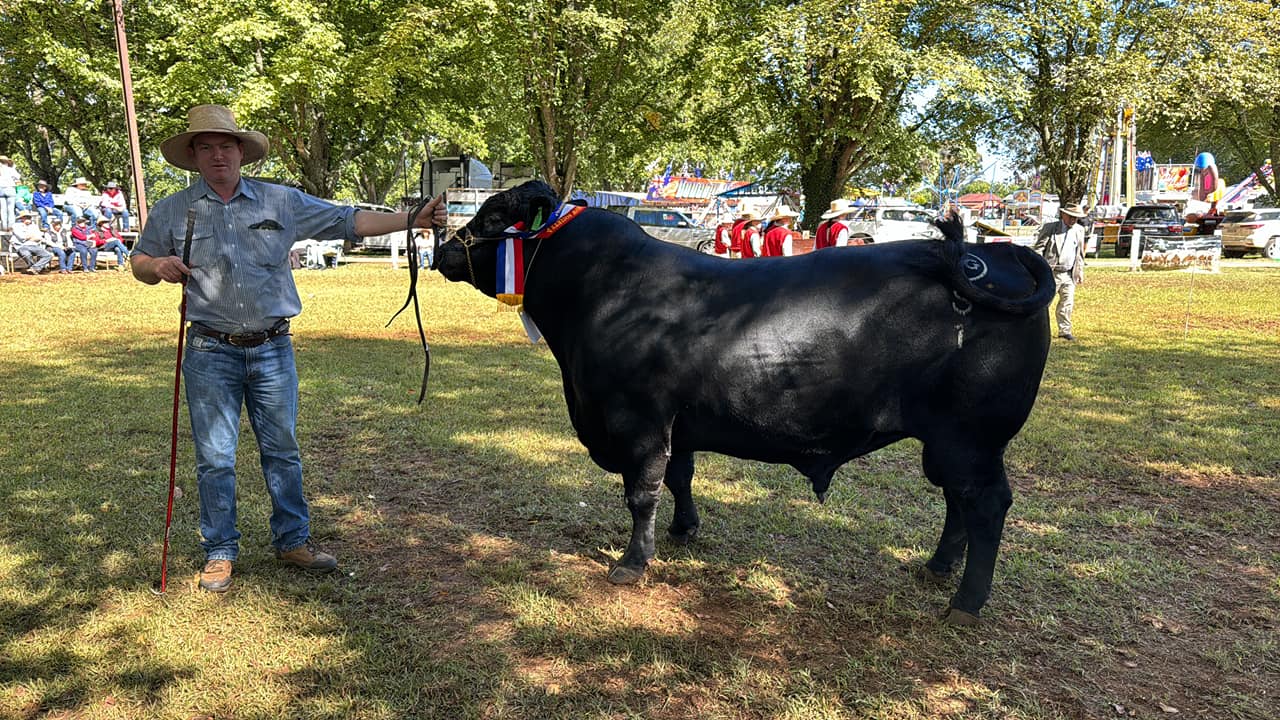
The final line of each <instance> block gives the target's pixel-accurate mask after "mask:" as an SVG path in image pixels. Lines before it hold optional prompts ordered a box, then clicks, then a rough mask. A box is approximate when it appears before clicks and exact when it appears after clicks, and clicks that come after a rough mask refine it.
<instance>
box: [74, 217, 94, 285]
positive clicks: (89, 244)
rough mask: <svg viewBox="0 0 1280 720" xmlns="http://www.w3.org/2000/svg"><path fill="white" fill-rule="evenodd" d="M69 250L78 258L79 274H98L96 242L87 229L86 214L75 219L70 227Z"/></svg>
mask: <svg viewBox="0 0 1280 720" xmlns="http://www.w3.org/2000/svg"><path fill="white" fill-rule="evenodd" d="M71 250H72V252H74V253H75V254H76V255H79V256H80V272H91V273H96V272H98V241H97V240H96V239H94V234H93V228H91V227H89V214H88V213H85V214H84V215H81V216H80V217H78V218H76V224H75V225H73V226H71ZM68 267H70V266H68Z"/></svg>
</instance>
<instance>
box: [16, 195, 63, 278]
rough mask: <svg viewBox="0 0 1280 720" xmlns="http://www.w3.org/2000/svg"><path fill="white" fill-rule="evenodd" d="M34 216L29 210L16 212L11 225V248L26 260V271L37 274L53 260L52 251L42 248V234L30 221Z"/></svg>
mask: <svg viewBox="0 0 1280 720" xmlns="http://www.w3.org/2000/svg"><path fill="white" fill-rule="evenodd" d="M34 217H35V215H34V214H32V212H31V211H30V210H23V211H22V212H20V213H18V222H17V224H16V225H14V226H13V242H14V245H13V249H14V250H16V251H17V252H18V255H20V256H22V259H23V260H26V261H27V272H29V273H31V274H32V275H39V274H40V271H42V270H44V269H45V268H47V267H49V263H51V262H53V253H51V252H49V251H48V250H45V249H44V242H43V240H44V237H43V234H42V233H41V232H40V228H38V227H36V224H35V223H34V222H31V219H32V218H34Z"/></svg>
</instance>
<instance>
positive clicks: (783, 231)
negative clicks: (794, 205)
mask: <svg viewBox="0 0 1280 720" xmlns="http://www.w3.org/2000/svg"><path fill="white" fill-rule="evenodd" d="M796 217H797V216H796V213H795V211H794V210H791V209H790V208H787V207H780V208H778V209H777V210H776V211H775V212H774V213H773V217H771V218H769V230H768V232H766V233H765V234H764V239H763V240H762V241H761V243H760V257H791V237H792V236H791V223H792V222H793V221H794V220H795V219H796Z"/></svg>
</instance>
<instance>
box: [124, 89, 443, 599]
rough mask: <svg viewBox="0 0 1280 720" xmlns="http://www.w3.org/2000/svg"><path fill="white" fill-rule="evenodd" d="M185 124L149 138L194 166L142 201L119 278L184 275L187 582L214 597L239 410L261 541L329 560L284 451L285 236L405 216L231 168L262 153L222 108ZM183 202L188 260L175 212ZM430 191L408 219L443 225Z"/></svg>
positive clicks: (179, 213) (290, 391) (172, 157)
mask: <svg viewBox="0 0 1280 720" xmlns="http://www.w3.org/2000/svg"><path fill="white" fill-rule="evenodd" d="M187 120H188V122H187V129H186V130H185V131H184V132H181V133H179V134H177V135H174V136H173V137H170V138H168V139H167V140H165V141H164V142H163V143H161V145H160V153H161V154H162V155H163V156H164V158H165V160H167V161H168V162H169V163H170V164H171V165H174V166H176V167H178V168H181V169H183V170H189V171H194V172H197V173H198V174H199V175H198V177H197V178H196V180H195V182H194V183H192V185H191V186H189V187H187V188H186V189H184V190H180V191H178V192H176V193H174V194H172V195H170V196H168V197H166V198H164V199H163V200H160V201H159V202H158V203H156V204H155V206H154V207H153V208H152V209H151V210H150V212H149V214H148V218H147V222H146V224H145V225H144V226H143V228H142V235H141V236H140V237H139V238H138V242H137V244H136V246H135V247H134V250H133V255H132V259H133V275H134V277H136V278H137V279H138V280H140V281H142V282H144V283H147V284H149V285H154V284H156V283H159V282H162V281H163V282H168V283H179V282H183V281H184V280H185V281H186V298H187V319H188V320H190V321H191V326H190V328H189V329H188V330H187V342H188V347H189V351H188V352H187V353H186V355H185V357H184V360H183V363H182V372H183V376H184V377H185V379H186V383H185V385H186V388H187V408H188V411H189V412H190V417H191V433H192V438H193V440H194V444H195V455H196V482H197V486H198V489H199V498H200V534H201V537H202V539H201V546H202V547H203V549H204V551H205V565H204V568H203V570H202V571H201V573H200V587H201V588H203V589H205V590H208V591H211V592H222V591H225V590H227V589H228V588H229V587H230V585H231V572H232V567H233V565H234V563H235V562H236V561H237V559H238V558H239V553H240V543H239V541H240V532H239V530H238V529H237V528H236V448H237V446H238V445H239V440H240V436H239V432H240V417H241V411H242V407H247V408H248V409H249V420H250V423H251V424H252V426H253V428H254V435H255V436H256V439H257V444H258V450H259V453H258V454H259V458H260V460H261V463H262V474H263V476H264V478H265V480H266V485H267V492H268V494H269V495H270V497H271V507H272V512H271V518H270V526H271V544H272V546H273V547H274V549H275V556H276V558H277V559H278V560H280V561H281V562H283V563H286V564H289V565H293V566H297V567H300V568H303V569H306V570H314V571H330V570H333V569H334V568H336V567H337V564H338V561H337V558H335V557H334V556H333V555H331V554H329V553H327V552H324V551H323V550H321V549H320V548H319V547H317V546H316V544H315V543H314V542H313V540H312V537H311V520H310V511H309V509H308V506H307V501H306V500H305V498H304V497H303V489H302V457H301V452H300V451H299V448H298V435H297V423H298V374H297V369H296V366H295V364H294V354H293V344H292V341H291V340H290V334H289V320H290V318H292V317H294V316H296V315H297V314H298V313H299V312H301V310H302V302H301V300H300V299H299V297H298V290H297V288H296V287H295V285H294V282H293V274H292V271H291V269H290V267H289V250H290V248H291V247H292V246H293V244H294V243H296V242H299V241H301V240H305V239H308V238H312V239H316V240H338V239H348V240H353V241H356V242H359V241H360V240H361V239H362V238H363V237H365V236H373V235H382V234H385V233H390V232H393V231H395V230H403V229H404V228H405V226H406V225H407V224H409V221H410V217H409V214H408V213H403V212H402V213H380V212H365V211H357V210H356V209H355V208H353V207H350V206H339V205H334V204H332V203H329V202H326V201H324V200H321V199H319V198H315V197H312V196H310V195H308V194H306V193H304V192H302V191H300V190H296V189H294V188H290V187H286V186H283V185H275V184H271V183H264V182H259V181H256V180H251V179H249V178H246V177H242V175H241V166H243V165H246V164H249V163H254V162H257V161H258V160H261V159H262V158H264V157H265V156H266V155H267V151H268V149H269V148H268V145H267V138H266V136H264V135H263V134H262V133H259V132H256V131H252V130H245V129H242V128H241V127H240V126H239V124H237V122H236V119H235V116H234V115H233V114H232V112H231V110H230V109H229V108H226V107H223V106H221V105H197V106H196V107H193V108H191V110H190V111H189V112H188V116H187ZM188 210H194V211H195V225H194V232H193V234H192V236H191V238H192V239H191V243H190V257H189V262H184V261H183V250H184V246H185V244H186V243H185V239H186V232H187V231H186V227H187V211H188ZM445 213H446V210H445V206H444V203H443V196H441V197H436V198H433V199H431V200H430V201H429V202H428V203H426V205H425V206H424V207H423V209H422V210H421V212H419V213H418V215H417V216H416V217H414V218H412V224H413V225H414V226H415V227H419V228H423V229H429V228H434V227H437V226H443V225H444V224H445V220H446V214H445Z"/></svg>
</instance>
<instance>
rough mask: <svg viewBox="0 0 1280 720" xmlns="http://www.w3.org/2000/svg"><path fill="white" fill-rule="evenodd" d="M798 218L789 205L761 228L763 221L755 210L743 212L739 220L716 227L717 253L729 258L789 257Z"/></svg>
mask: <svg viewBox="0 0 1280 720" xmlns="http://www.w3.org/2000/svg"><path fill="white" fill-rule="evenodd" d="M797 217H799V215H798V214H797V213H796V212H795V211H794V210H791V209H790V208H788V207H786V206H782V207H779V208H778V209H777V210H776V211H774V213H773V217H771V218H769V224H768V226H767V227H761V222H762V218H761V217H760V216H759V215H757V214H756V213H755V212H754V211H752V210H743V211H742V212H740V213H738V216H737V217H736V218H729V219H725V220H722V221H721V222H720V224H719V225H718V226H717V227H716V234H715V254H717V255H720V256H722V257H729V258H735V259H736V258H753V257H790V256H791V253H792V247H791V244H792V239H793V237H794V233H793V231H792V229H791V226H792V224H793V223H795V220H796V218H797Z"/></svg>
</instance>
